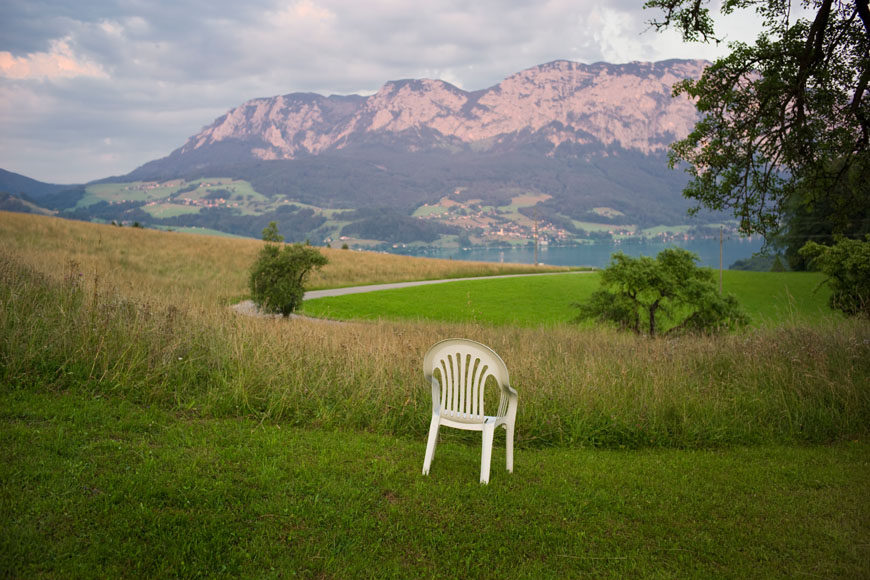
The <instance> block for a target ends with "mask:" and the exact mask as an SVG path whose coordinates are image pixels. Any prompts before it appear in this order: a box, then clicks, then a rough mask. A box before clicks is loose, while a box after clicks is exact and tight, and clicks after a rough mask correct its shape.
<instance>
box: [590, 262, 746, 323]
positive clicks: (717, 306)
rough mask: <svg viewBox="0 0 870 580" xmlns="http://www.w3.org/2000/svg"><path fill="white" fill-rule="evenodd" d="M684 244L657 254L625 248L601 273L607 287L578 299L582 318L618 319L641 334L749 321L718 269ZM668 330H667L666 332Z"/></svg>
mask: <svg viewBox="0 0 870 580" xmlns="http://www.w3.org/2000/svg"><path fill="white" fill-rule="evenodd" d="M697 259H698V257H697V256H696V255H695V254H693V253H691V252H689V251H687V250H682V249H676V248H670V249H667V250H663V251H662V252H660V253H659V255H658V256H656V257H655V258H654V259H653V258H649V257H645V256H644V257H640V258H630V257H628V256H626V255H625V254H623V253H621V252H619V253H616V254H614V255H613V256H611V258H610V265H609V266H608V267H607V268H605V269H604V270H603V271H602V272H601V288H600V289H599V290H597V291H596V292H595V293H593V294H592V296H591V297H590V299H589V301H587V302H585V303H583V304H575V305H574V306H575V307H577V309H578V310H579V313H578V316H577V320H578V321H579V320H598V321H601V322H613V323H616V325H617V326H619V327H620V328H623V329H627V330H632V331H634V332H635V333H637V334H644V333H646V334H649V335H650V336H656V335H657V334H669V333H676V332H681V331H699V332H713V331H717V330H725V329H733V328H735V327H737V326H742V325H745V324H746V323H747V322H748V317H747V316H746V314H745V313H744V312H743V311H742V309H741V308H740V306H739V304H738V303H737V300H736V299H735V298H734V297H733V296H724V297H723V296H720V295H719V293H718V291H717V289H716V282H715V280H714V276H713V272H712V271H710V270H709V269H706V268H699V267H698V266H697V265H696V263H695V262H696V261H697ZM663 329H664V330H665V331H664V332H663Z"/></svg>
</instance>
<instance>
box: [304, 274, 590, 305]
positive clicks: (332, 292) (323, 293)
mask: <svg viewBox="0 0 870 580" xmlns="http://www.w3.org/2000/svg"><path fill="white" fill-rule="evenodd" d="M592 272H593V270H583V271H577V272H541V273H535V274H502V275H500V276H474V277H471V278H444V279H441V280H419V281H417V282H393V283H390V284H369V285H368V286H348V287H347V288H329V289H328V290H311V291H310V292H306V293H305V295H304V296H303V297H302V299H303V300H313V299H315V298H326V297H327V296H344V295H346V294H360V293H362V292H377V291H378V290H393V289H395V288H410V287H412V286H425V285H427V284H444V283H445V282H465V281H468V280H494V279H497V278H520V277H524V276H562V275H564V274H591V273H592Z"/></svg>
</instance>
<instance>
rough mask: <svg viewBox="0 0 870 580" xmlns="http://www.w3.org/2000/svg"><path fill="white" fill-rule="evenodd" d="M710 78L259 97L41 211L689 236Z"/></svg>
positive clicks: (634, 77)
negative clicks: (669, 228)
mask: <svg viewBox="0 0 870 580" xmlns="http://www.w3.org/2000/svg"><path fill="white" fill-rule="evenodd" d="M706 64H707V63H706V62H704V61H698V60H669V61H663V62H655V63H643V62H633V63H628V64H618V65H617V64H608V63H596V64H591V65H586V64H580V63H576V62H570V61H555V62H551V63H548V64H544V65H540V66H537V67H533V68H530V69H527V70H524V71H521V72H518V73H516V74H514V75H511V76H509V77H508V78H506V79H505V80H504V81H502V82H501V83H499V84H497V85H495V86H493V87H490V88H487V89H483V90H477V91H464V90H462V89H460V88H458V87H456V86H453V85H451V84H449V83H447V82H444V81H441V80H433V79H408V80H398V81H390V82H387V83H386V84H385V85H384V86H383V87H382V88H381V89H380V90H379V91H377V92H376V93H375V94H372V95H370V96H360V95H349V96H336V95H331V96H323V95H318V94H313V93H293V94H287V95H281V96H275V97H269V98H259V99H253V100H251V101H248V102H246V103H244V104H242V105H240V106H238V107H236V108H234V109H232V110H230V111H228V112H227V113H226V114H225V115H223V116H221V117H219V118H218V119H216V120H215V121H214V122H213V123H212V124H210V125H208V126H206V127H205V128H204V129H203V130H202V131H200V132H199V133H197V134H196V135H193V136H192V137H190V138H189V139H188V140H187V142H186V143H185V144H183V145H182V146H181V147H179V148H178V149H176V150H175V151H173V152H172V153H171V154H169V155H168V156H167V157H164V158H162V159H157V160H154V161H151V162H149V163H146V164H145V165H143V166H141V167H139V168H137V169H135V170H134V171H132V172H131V173H129V174H127V175H125V176H120V177H113V178H107V179H105V180H101V181H99V182H94V183H92V184H88V185H87V186H83V187H81V188H74V187H73V188H70V187H66V188H61V187H59V186H58V187H55V188H53V189H52V188H51V187H49V188H47V189H46V188H43V189H42V190H40V191H39V192H36V191H30V193H29V197H30V200H31V201H34V202H35V203H37V204H40V203H41V202H45V201H50V202H51V203H50V204H48V207H50V208H52V209H55V210H57V211H60V212H61V213H62V215H67V216H69V217H78V218H83V219H94V218H96V219H104V220H109V219H111V220H117V221H130V220H131V219H134V220H136V221H138V222H140V223H142V224H152V225H155V226H163V227H179V228H180V227H185V226H191V225H193V226H197V225H198V226H204V227H209V228H211V229H215V230H220V231H228V232H231V233H238V234H241V235H252V236H258V235H259V232H260V230H261V229H262V225H263V224H264V223H268V221H269V220H274V221H278V222H279V226H280V227H281V228H282V233H283V234H284V235H285V237H287V238H288V239H290V240H299V239H306V238H307V239H311V240H315V241H319V240H321V239H322V240H326V241H330V240H336V239H340V238H342V237H344V238H348V239H355V240H371V241H380V242H387V243H409V242H426V243H431V242H433V241H435V240H438V239H444V238H450V237H457V238H459V239H460V240H465V241H466V242H467V241H469V240H470V241H472V242H492V241H498V240H497V237H498V232H501V235H503V236H504V235H506V234H504V232H505V229H506V227H507V230H508V231H512V232H514V233H516V232H518V231H519V230H521V229H523V228H526V229H528V228H529V227H530V225H531V222H532V221H534V222H535V225H536V226H537V225H540V226H541V227H544V228H545V229H546V228H549V229H550V231H551V232H552V233H551V234H550V237H552V238H554V239H570V238H572V237H575V238H576V237H577V236H581V235H583V233H584V231H586V232H587V233H588V231H589V230H594V229H595V227H594V226H595V225H603V226H623V227H626V228H628V227H632V228H634V229H635V230H637V229H640V228H643V227H650V226H655V225H680V224H685V223H687V219H688V218H687V216H686V210H687V209H688V207H689V203H688V202H687V201H686V200H684V199H683V197H682V196H681V193H680V192H681V190H682V187H683V186H684V185H685V182H686V177H685V175H684V174H683V173H682V172H680V171H673V170H670V169H668V167H667V149H668V145H669V144H670V143H671V142H673V141H674V140H676V139H679V138H682V137H684V136H685V135H687V134H688V132H689V131H690V130H691V128H692V127H693V126H694V124H695V122H696V120H697V113H696V111H695V108H694V104H693V103H692V101H690V100H689V99H687V98H685V97H680V98H673V97H672V96H671V91H672V87H673V85H674V84H675V83H676V82H678V81H680V80H682V79H685V78H697V77H698V76H699V75H700V74H701V71H702V70H703V68H704V66H706ZM220 179H223V180H224V181H221V182H220V183H221V184H223V185H221V186H216V185H215V184H217V183H218V181H219V180H220ZM8 183H9V181H8V179H5V178H4V176H3V175H2V174H0V191H6V192H7V193H12V194H14V193H16V192H19V193H25V194H26V193H28V191H29V190H25V189H21V188H20V184H19V189H18V190H10V189H9V186H8ZM143 183H145V184H153V186H141V184H143ZM132 184H140V185H136V186H134V185H132ZM166 184H170V185H166ZM240 184H246V185H245V186H244V187H243V186H241V185H240ZM43 185H44V184H43ZM121 186H123V187H126V188H128V189H126V190H124V189H119V187H121ZM140 186H141V187H145V189H140V190H137V191H140V193H139V194H137V195H129V196H126V197H124V195H123V194H122V193H120V192H121V191H131V189H129V188H130V187H140ZM240 188H241V189H240ZM243 190H244V192H242V191H243ZM63 191H66V192H67V193H68V195H67V196H66V197H67V198H68V199H65V200H63V199H61V200H58V195H59V192H63ZM142 191H145V192H146V193H141V192H142ZM76 192H78V193H76ZM107 192H109V193H107ZM147 192H150V193H147ZM164 194H165V195H164ZM158 195H163V197H158ZM204 200H208V201H209V203H206V202H205V201H204ZM217 200H223V202H224V203H211V202H216V201H217ZM197 202H199V203H197ZM173 205H175V206H178V207H179V208H183V209H178V210H177V211H170V209H171V208H170V209H167V208H168V207H169V206H173ZM276 218H279V219H276ZM508 226H509V227H508ZM557 233H558V235H557Z"/></svg>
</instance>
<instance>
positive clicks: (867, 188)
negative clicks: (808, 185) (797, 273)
mask: <svg viewBox="0 0 870 580" xmlns="http://www.w3.org/2000/svg"><path fill="white" fill-rule="evenodd" d="M868 172H870V166H868V167H866V168H865V167H862V166H860V165H859V166H853V167H852V169H851V171H850V172H849V174H848V175H847V180H846V181H844V182H843V183H840V184H837V185H835V187H834V188H833V189H832V190H831V191H830V192H829V193H830V195H813V194H812V192H804V193H802V194H799V195H797V196H795V198H794V200H793V201H792V202H790V203H789V204H788V207H787V209H786V212H785V213H786V215H785V223H784V225H783V228H782V230H781V231H780V232H777V235H776V239H775V241H774V244H775V245H776V246H779V247H781V248H783V249H784V250H785V257H786V259H787V260H788V264H789V267H790V268H791V269H792V270H806V269H807V260H806V259H805V258H804V257H803V256H802V255H801V253H800V250H801V248H802V247H803V246H804V244H805V243H807V242H808V241H813V242H816V243H818V244H825V245H830V244H833V243H835V241H836V239H837V238H839V237H843V236H846V237H850V238H854V239H861V238H863V237H864V236H865V235H866V234H870V177H868Z"/></svg>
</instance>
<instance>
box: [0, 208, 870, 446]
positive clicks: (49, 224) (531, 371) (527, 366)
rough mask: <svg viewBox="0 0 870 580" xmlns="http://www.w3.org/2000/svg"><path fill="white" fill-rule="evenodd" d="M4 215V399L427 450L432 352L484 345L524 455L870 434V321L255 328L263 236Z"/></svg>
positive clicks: (0, 319)
mask: <svg viewBox="0 0 870 580" xmlns="http://www.w3.org/2000/svg"><path fill="white" fill-rule="evenodd" d="M3 217H4V221H3V233H2V240H3V243H4V247H3V252H2V255H0V329H2V330H0V332H2V350H0V380H2V384H3V385H4V388H29V389H54V390H62V389H76V390H84V391H86V392H89V393H93V394H95V395H100V396H120V397H125V398H128V399H130V400H133V401H137V402H140V403H147V404H158V405H161V406H166V407H170V408H173V409H178V410H180V411H184V412H190V413H199V414H206V415H210V416H234V415H255V416H258V417H260V418H262V419H263V420H268V421H280V422H288V423H293V424H297V425H306V426H320V427H327V428H338V429H347V428H352V429H361V430H370V431H377V432H383V433H393V434H399V435H408V436H414V437H422V436H424V434H425V432H426V429H427V426H428V414H429V412H430V405H431V402H430V400H429V396H430V395H429V390H428V387H427V385H425V384H424V383H423V379H422V372H421V369H420V364H421V360H422V356H423V353H424V352H425V350H426V349H427V348H428V347H429V346H430V345H431V344H432V343H433V342H435V341H437V340H439V339H442V338H448V337H451V336H466V337H469V338H472V339H476V340H480V341H481V342H484V343H487V344H489V345H491V346H492V347H493V348H494V349H495V350H496V351H497V352H499V353H500V354H501V355H502V357H503V358H504V359H505V360H506V361H507V363H508V366H509V369H510V371H511V377H512V382H513V384H514V385H515V386H516V388H517V390H518V391H519V393H520V414H519V418H518V444H520V445H597V446H609V447H620V446H625V447H641V446H681V447H699V446H717V445H730V444H753V443H758V442H771V441H775V442H793V441H811V442H820V441H831V440H836V439H842V438H846V437H853V436H866V435H867V430H868V425H870V420H868V419H870V390H868V384H870V325H868V324H867V323H866V322H857V321H847V322H841V323H833V322H830V323H826V324H822V325H814V326H806V325H783V326H780V327H776V328H765V329H761V330H756V331H751V332H747V333H744V334H735V335H727V336H722V337H685V338H679V339H672V340H649V339H645V338H638V337H635V336H631V335H626V334H617V333H615V332H612V331H607V330H590V331H586V330H580V329H578V328H575V327H571V326H562V327H556V328H548V329H546V330H535V329H518V328H504V327H499V328H492V327H484V326H478V325H473V324H459V325H450V324H426V323H374V324H334V323H326V322H318V321H306V320H291V321H286V320H273V319H254V318H247V317H242V316H239V315H236V314H235V313H234V312H232V311H231V310H230V309H229V308H227V307H226V303H227V300H228V299H230V298H231V297H233V295H234V293H235V292H236V291H239V288H240V286H242V285H243V283H244V276H243V275H240V276H239V279H237V280H235V281H234V280H233V279H230V278H231V276H230V273H231V272H232V271H233V269H234V268H236V267H240V266H241V265H242V264H245V260H244V259H242V258H241V257H240V256H247V255H249V256H250V257H251V258H252V257H253V255H254V253H255V251H256V248H257V243H256V242H250V241H245V240H241V241H240V240H224V239H221V238H210V239H208V240H204V241H200V240H188V239H187V238H185V239H184V243H178V240H179V239H180V238H179V237H178V235H177V234H161V233H159V232H148V231H140V230H129V229H125V230H120V229H119V228H112V227H97V226H93V225H89V224H75V223H69V225H68V222H60V221H59V220H39V219H37V220H35V221H28V220H22V221H21V222H20V223H22V224H29V225H28V226H27V227H28V228H29V227H30V225H32V224H36V225H38V226H39V228H38V229H37V230H36V231H33V232H25V231H22V230H21V228H19V229H18V230H13V229H12V228H7V223H8V222H7V221H6V220H5V218H6V216H5V215H4V216H3ZM31 219H32V218H31ZM25 229H27V228H25ZM10 232H16V233H15V235H13V234H12V233H10ZM59 238H62V239H59ZM95 242H96V247H94V244H95ZM187 245H190V246H191V248H185V247H183V246H187ZM206 250H208V251H206ZM336 252H338V253H341V251H340V250H338V251H336ZM381 257H382V256H374V258H381ZM393 258H395V257H389V258H387V259H389V260H392V259H393ZM400 260H407V258H400ZM167 263H168V264H171V266H167V265H166V264H167ZM412 263H414V262H413V261H412V262H408V264H412ZM152 268H154V269H155V271H152ZM159 268H163V269H162V270H160V269H159ZM406 268H407V266H406ZM222 276H223V278H222ZM448 436H450V437H461V436H462V435H454V434H450V435H448Z"/></svg>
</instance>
